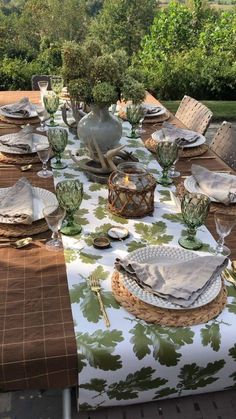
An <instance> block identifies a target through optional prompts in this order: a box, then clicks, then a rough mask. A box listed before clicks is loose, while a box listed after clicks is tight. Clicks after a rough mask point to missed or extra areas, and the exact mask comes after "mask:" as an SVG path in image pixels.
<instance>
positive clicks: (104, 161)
mask: <svg viewBox="0 0 236 419" xmlns="http://www.w3.org/2000/svg"><path fill="white" fill-rule="evenodd" d="M87 147H88V149H89V154H90V156H91V158H92V159H90V160H89V159H88V160H86V161H85V160H83V161H80V160H78V159H77V158H76V157H75V156H74V155H72V154H71V153H70V156H71V158H72V160H73V161H74V162H75V163H77V164H78V165H79V167H80V168H81V169H82V170H85V171H87V172H90V173H95V174H107V175H108V174H109V173H111V172H113V171H114V170H116V164H115V163H114V161H113V159H114V158H115V157H119V156H120V153H121V150H122V149H123V148H124V147H125V146H124V145H121V146H119V147H117V148H114V149H112V150H108V151H107V152H106V153H105V154H103V153H102V151H101V149H100V148H99V145H98V144H97V142H96V140H95V139H94V138H92V139H90V141H88V143H87Z"/></svg>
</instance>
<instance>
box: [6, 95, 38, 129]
mask: <svg viewBox="0 0 236 419" xmlns="http://www.w3.org/2000/svg"><path fill="white" fill-rule="evenodd" d="M0 120H1V121H3V122H4V123H6V127H7V124H8V123H9V124H14V125H16V126H19V125H24V124H27V123H29V122H30V124H37V123H38V122H39V118H38V114H37V111H36V109H35V105H34V104H33V103H31V102H30V100H29V98H28V97H24V98H22V99H20V100H19V101H18V102H15V103H11V104H9V105H4V106H1V107H0Z"/></svg>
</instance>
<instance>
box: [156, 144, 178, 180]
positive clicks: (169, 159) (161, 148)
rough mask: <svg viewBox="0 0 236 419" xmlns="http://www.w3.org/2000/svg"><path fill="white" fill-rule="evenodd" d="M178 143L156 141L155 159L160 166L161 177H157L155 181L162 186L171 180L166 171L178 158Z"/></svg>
mask: <svg viewBox="0 0 236 419" xmlns="http://www.w3.org/2000/svg"><path fill="white" fill-rule="evenodd" d="M178 151H179V149H178V145H177V144H176V143H175V142H170V141H162V142H158V144H157V148H156V159H157V161H158V163H159V164H160V166H161V167H162V169H163V170H162V177H159V178H157V182H158V183H160V184H161V185H163V186H169V185H171V184H172V182H173V180H172V179H170V177H168V171H169V169H170V167H171V166H172V164H173V163H174V162H175V161H176V160H177V158H178Z"/></svg>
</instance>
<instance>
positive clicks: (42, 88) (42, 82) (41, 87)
mask: <svg viewBox="0 0 236 419" xmlns="http://www.w3.org/2000/svg"><path fill="white" fill-rule="evenodd" d="M38 87H39V90H40V96H41V103H43V97H44V95H45V93H46V91H47V88H48V81H46V80H40V81H38Z"/></svg>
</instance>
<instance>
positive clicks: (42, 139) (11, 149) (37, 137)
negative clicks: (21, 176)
mask: <svg viewBox="0 0 236 419" xmlns="http://www.w3.org/2000/svg"><path fill="white" fill-rule="evenodd" d="M12 135H14V134H6V135H3V136H2V137H0V138H5V139H6V138H11V137H12ZM40 143H48V139H47V137H46V136H45V135H39V134H35V133H33V148H32V150H31V151H30V152H28V151H24V150H20V149H19V148H17V147H16V148H14V147H8V146H6V145H3V144H2V143H1V141H0V151H1V152H3V153H8V154H30V153H36V145H37V144H40Z"/></svg>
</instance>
